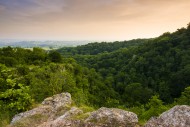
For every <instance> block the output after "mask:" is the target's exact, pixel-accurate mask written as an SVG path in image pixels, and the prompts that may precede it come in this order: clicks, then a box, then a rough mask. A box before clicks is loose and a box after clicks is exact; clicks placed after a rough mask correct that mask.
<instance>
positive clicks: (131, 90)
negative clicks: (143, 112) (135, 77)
mask: <svg viewBox="0 0 190 127" xmlns="http://www.w3.org/2000/svg"><path fill="white" fill-rule="evenodd" d="M152 94H153V92H152V90H151V89H149V88H144V87H143V86H142V85H141V84H140V83H132V84H129V85H127V86H126V87H125V92H124V94H123V98H124V100H126V103H127V104H128V106H129V107H132V106H138V105H141V104H145V103H147V102H148V100H149V99H150V98H151V96H152Z"/></svg>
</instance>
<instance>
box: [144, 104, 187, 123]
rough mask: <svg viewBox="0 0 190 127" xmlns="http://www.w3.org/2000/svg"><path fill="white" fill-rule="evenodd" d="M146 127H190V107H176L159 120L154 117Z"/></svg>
mask: <svg viewBox="0 0 190 127" xmlns="http://www.w3.org/2000/svg"><path fill="white" fill-rule="evenodd" d="M145 127H190V106H187V105H181V106H175V107H173V108H172V109H170V110H168V111H166V112H164V113H162V114H161V115H160V116H159V117H157V118H156V117H152V118H151V119H150V120H149V121H148V122H147V123H146V125H145Z"/></svg>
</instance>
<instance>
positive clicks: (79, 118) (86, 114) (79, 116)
mask: <svg viewBox="0 0 190 127" xmlns="http://www.w3.org/2000/svg"><path fill="white" fill-rule="evenodd" d="M89 116H90V113H84V114H80V115H76V116H74V117H73V118H72V119H73V120H85V119H87V118H88V117H89Z"/></svg>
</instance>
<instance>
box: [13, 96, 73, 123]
mask: <svg viewBox="0 0 190 127" xmlns="http://www.w3.org/2000/svg"><path fill="white" fill-rule="evenodd" d="M71 102H72V100H71V95H70V93H61V94H57V95H54V96H52V97H49V98H46V99H45V100H44V101H43V102H42V105H41V106H39V107H37V108H34V109H32V110H30V111H26V112H23V113H20V114H17V115H15V116H14V117H13V119H12V121H11V124H14V123H15V122H17V121H19V120H21V119H24V118H28V117H32V116H39V115H40V116H41V117H46V118H52V117H53V116H54V115H55V113H56V112H57V111H59V110H60V109H63V108H65V107H67V106H70V105H71Z"/></svg>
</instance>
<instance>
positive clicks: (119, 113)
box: [85, 107, 138, 127]
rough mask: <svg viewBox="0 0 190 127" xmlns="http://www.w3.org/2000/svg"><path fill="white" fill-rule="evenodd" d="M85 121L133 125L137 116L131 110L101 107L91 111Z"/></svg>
mask: <svg viewBox="0 0 190 127" xmlns="http://www.w3.org/2000/svg"><path fill="white" fill-rule="evenodd" d="M85 122H93V123H97V124H103V125H106V126H109V127H118V126H120V127H134V126H135V125H136V124H137V123H138V118H137V115H136V114H135V113H132V112H128V111H124V110H121V109H116V108H104V107H102V108H100V109H98V110H97V111H94V112H92V113H91V115H90V116H89V117H88V118H87V119H86V120H85Z"/></svg>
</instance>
